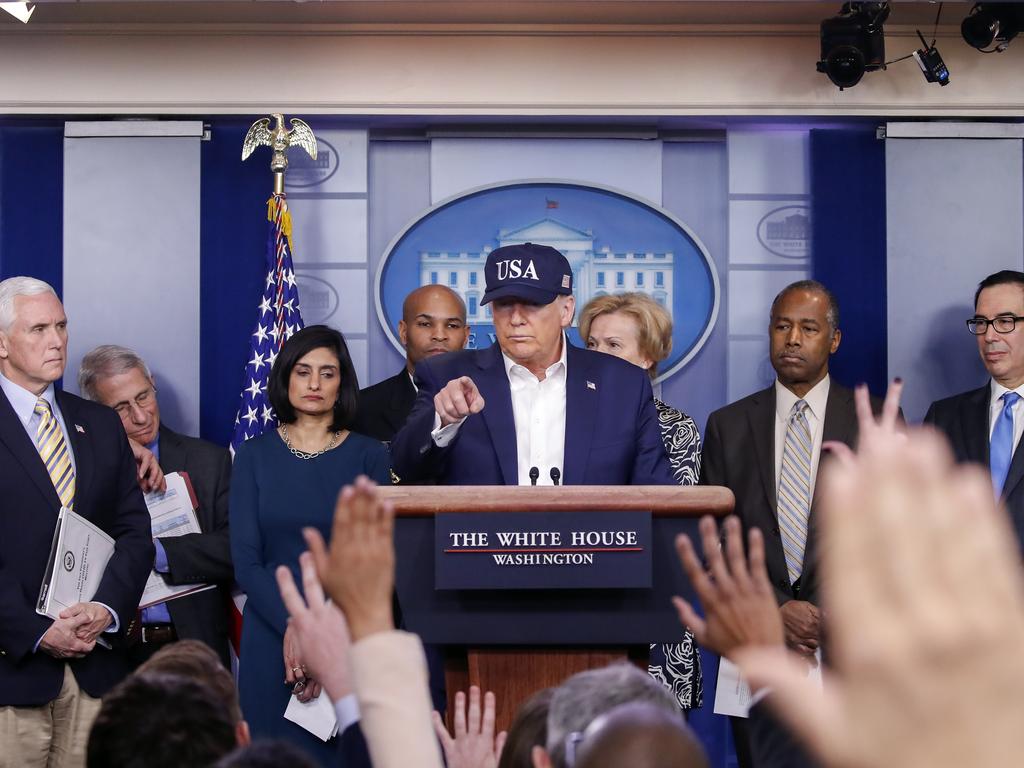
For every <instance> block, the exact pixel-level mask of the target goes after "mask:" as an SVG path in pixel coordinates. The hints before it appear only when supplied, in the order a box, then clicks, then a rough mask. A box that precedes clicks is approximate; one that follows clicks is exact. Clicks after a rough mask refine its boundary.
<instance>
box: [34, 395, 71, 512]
mask: <svg viewBox="0 0 1024 768" xmlns="http://www.w3.org/2000/svg"><path fill="white" fill-rule="evenodd" d="M35 412H36V413H38V414H39V427H38V429H36V449H37V450H38V451H39V456H40V458H42V460H43V463H44V464H45V465H46V471H47V472H49V473H50V479H51V480H52V481H53V487H54V488H55V489H56V491H57V495H58V496H59V497H60V503H61V504H62V505H64V506H65V507H67V508H68V509H71V506H72V505H73V504H74V501H75V470H74V468H73V467H72V466H71V453H70V452H69V450H68V444H67V443H66V442H65V441H64V433H63V432H62V431H61V428H60V423H59V422H58V421H57V418H56V417H55V416H54V415H53V411H51V410H50V404H49V403H48V402H46V399H45V398H42V397H40V398H39V399H38V400H36V407H35Z"/></svg>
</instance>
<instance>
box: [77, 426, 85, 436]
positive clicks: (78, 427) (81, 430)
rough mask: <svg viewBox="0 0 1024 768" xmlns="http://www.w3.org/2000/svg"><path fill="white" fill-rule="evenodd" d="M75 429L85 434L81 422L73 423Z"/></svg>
mask: <svg viewBox="0 0 1024 768" xmlns="http://www.w3.org/2000/svg"><path fill="white" fill-rule="evenodd" d="M75 430H76V431H78V432H81V433H82V434H83V435H84V434H85V427H83V426H82V425H81V424H75Z"/></svg>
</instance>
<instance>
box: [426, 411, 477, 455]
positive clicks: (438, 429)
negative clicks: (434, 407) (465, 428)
mask: <svg viewBox="0 0 1024 768" xmlns="http://www.w3.org/2000/svg"><path fill="white" fill-rule="evenodd" d="M468 418H469V417H468V416H463V417H462V418H461V419H459V420H458V421H456V422H454V423H452V424H449V425H448V426H447V427H442V426H441V416H440V415H439V414H437V413H435V414H434V430H433V431H432V432H431V433H430V439H431V440H433V441H434V445H436V446H437V447H438V448H445V447H447V446H448V444H449V443H451V441H452V440H454V439H455V436H456V435H457V434H458V433H459V427H461V426H462V422H464V421H465V420H466V419H468Z"/></svg>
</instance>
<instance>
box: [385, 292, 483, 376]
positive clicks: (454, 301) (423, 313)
mask: <svg viewBox="0 0 1024 768" xmlns="http://www.w3.org/2000/svg"><path fill="white" fill-rule="evenodd" d="M398 337H399V339H400V341H401V342H402V346H403V347H405V360H406V367H407V368H408V369H409V372H410V373H412V371H413V368H415V367H416V363H418V362H419V361H420V360H423V359H424V358H427V357H432V356H433V355H440V354H443V353H445V352H453V351H455V350H457V349H462V348H463V347H464V346H466V339H468V338H469V326H468V325H466V304H465V302H463V301H462V297H461V296H459V294H457V293H456V292H455V291H453V290H452V289H451V288H448V287H447V286H444V285H424V286H422V287H420V288H417V289H416V290H415V291H413V292H412V293H410V294H409V295H408V296H406V297H405V301H404V302H403V303H402V319H401V320H400V321H399V323H398Z"/></svg>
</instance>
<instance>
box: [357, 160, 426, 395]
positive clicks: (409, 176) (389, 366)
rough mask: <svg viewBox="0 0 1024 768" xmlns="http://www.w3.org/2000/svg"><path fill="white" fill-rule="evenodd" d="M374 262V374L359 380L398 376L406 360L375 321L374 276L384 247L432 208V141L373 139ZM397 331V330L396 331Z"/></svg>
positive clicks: (371, 283) (371, 286)
mask: <svg viewBox="0 0 1024 768" xmlns="http://www.w3.org/2000/svg"><path fill="white" fill-rule="evenodd" d="M369 183H370V261H369V274H368V276H367V282H368V285H367V288H366V290H367V297H368V298H367V302H368V311H369V315H370V318H369V323H368V331H369V356H370V375H369V378H368V379H367V380H366V381H365V382H363V381H361V382H360V384H362V385H363V386H366V385H368V384H374V383H376V382H378V381H380V380H382V379H386V378H388V377H389V376H394V375H395V374H396V373H397V372H398V371H399V369H400V368H401V367H402V365H403V364H404V358H403V357H402V356H401V355H400V354H398V352H397V351H396V350H395V348H394V347H393V346H392V345H391V342H390V341H389V340H388V338H387V336H385V335H384V331H383V329H382V328H381V327H380V321H378V320H377V316H376V310H375V301H376V295H375V292H376V286H375V278H376V275H377V269H378V267H379V266H380V262H381V261H382V260H383V258H384V250H385V248H387V246H388V243H390V242H391V240H392V238H394V237H395V235H397V234H398V233H399V232H401V231H402V229H403V228H404V227H405V226H406V225H407V224H408V223H409V222H410V221H412V219H413V217H415V216H417V215H419V214H420V213H422V212H423V211H424V210H426V209H427V208H429V207H430V144H429V143H427V142H425V141H371V142H370V182H369ZM396 333H397V331H396Z"/></svg>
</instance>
